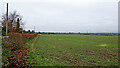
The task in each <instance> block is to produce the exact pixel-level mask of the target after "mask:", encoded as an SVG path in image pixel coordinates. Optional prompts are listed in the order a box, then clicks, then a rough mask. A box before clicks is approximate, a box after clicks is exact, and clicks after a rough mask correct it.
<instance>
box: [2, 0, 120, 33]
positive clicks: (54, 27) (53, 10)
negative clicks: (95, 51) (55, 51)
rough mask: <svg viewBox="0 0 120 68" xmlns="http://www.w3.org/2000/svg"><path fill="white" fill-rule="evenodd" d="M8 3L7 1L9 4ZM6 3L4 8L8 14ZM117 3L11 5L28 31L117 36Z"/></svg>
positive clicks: (64, 0)
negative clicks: (108, 33) (109, 33)
mask: <svg viewBox="0 0 120 68" xmlns="http://www.w3.org/2000/svg"><path fill="white" fill-rule="evenodd" d="M6 2H7V1H6ZM6 2H3V3H0V4H1V5H2V12H5V7H6V4H5V3H6ZM117 2H118V0H106V1H104V0H91V2H90V0H61V1H60V0H58V1H57V0H49V1H48V0H44V1H42V0H40V1H38V0H29V1H28V0H26V1H25V0H24V1H23V0H21V1H10V2H9V10H10V11H13V10H17V11H18V12H19V13H20V14H21V15H22V16H23V19H24V22H25V29H26V30H28V29H30V30H32V29H33V28H34V26H35V27H36V31H48V32H70V31H71V32H87V31H88V32H118V17H117V16H118V3H117Z"/></svg>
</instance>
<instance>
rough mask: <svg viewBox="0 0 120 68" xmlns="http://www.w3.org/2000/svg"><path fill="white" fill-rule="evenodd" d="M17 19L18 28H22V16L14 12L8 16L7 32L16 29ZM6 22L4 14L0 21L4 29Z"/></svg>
mask: <svg viewBox="0 0 120 68" xmlns="http://www.w3.org/2000/svg"><path fill="white" fill-rule="evenodd" d="M18 18H19V24H20V26H21V27H22V26H24V23H23V21H22V16H21V15H20V14H18V13H17V12H16V11H13V12H10V13H9V15H8V25H9V26H8V30H9V31H11V30H12V28H16V26H17V19H18ZM6 21H7V17H6V14H3V15H2V19H1V21H0V22H1V23H2V26H3V27H5V26H6Z"/></svg>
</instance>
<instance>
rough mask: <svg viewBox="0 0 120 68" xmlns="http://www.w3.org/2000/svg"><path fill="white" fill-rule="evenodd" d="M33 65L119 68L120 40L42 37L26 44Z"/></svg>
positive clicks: (66, 36) (74, 36) (60, 36)
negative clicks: (109, 67)
mask: <svg viewBox="0 0 120 68" xmlns="http://www.w3.org/2000/svg"><path fill="white" fill-rule="evenodd" d="M26 48H27V49H28V56H29V59H28V60H29V61H30V63H31V65H32V66H96V65H99V66H109V65H111V66H113V65H118V60H117V59H118V37H117V36H99V35H78V34H70V35H65V34H61V35H60V34H48V35H47V34H42V35H38V36H37V37H35V38H34V39H32V40H30V41H29V42H28V43H26Z"/></svg>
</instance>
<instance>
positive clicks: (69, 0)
mask: <svg viewBox="0 0 120 68" xmlns="http://www.w3.org/2000/svg"><path fill="white" fill-rule="evenodd" d="M118 1H119V0H2V2H44V3H58V2H59V3H74V2H75V3H80V2H118Z"/></svg>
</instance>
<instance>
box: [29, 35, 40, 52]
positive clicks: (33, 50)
mask: <svg viewBox="0 0 120 68" xmlns="http://www.w3.org/2000/svg"><path fill="white" fill-rule="evenodd" d="M38 37H39V36H38V35H37V37H36V38H35V39H34V42H36V40H37V38H38ZM31 47H32V52H33V53H35V49H34V43H32V45H31Z"/></svg>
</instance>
